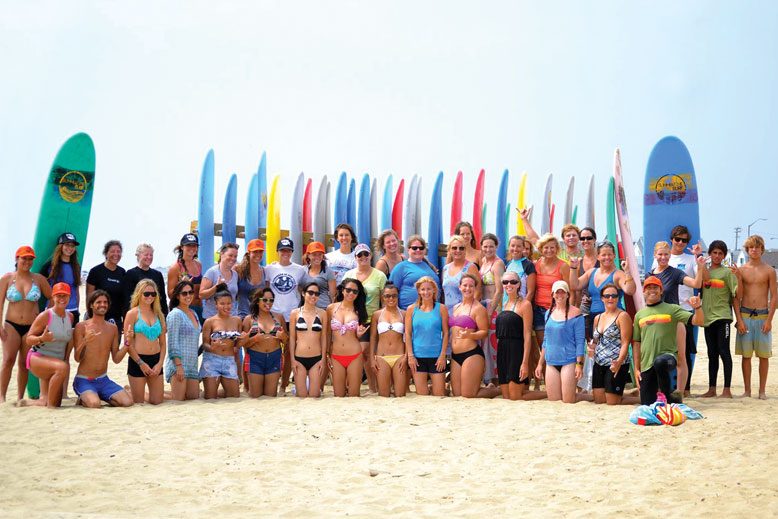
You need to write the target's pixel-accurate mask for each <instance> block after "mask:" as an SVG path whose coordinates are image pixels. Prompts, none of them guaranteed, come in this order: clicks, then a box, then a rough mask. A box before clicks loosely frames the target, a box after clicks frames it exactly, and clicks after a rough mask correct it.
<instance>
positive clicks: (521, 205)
mask: <svg viewBox="0 0 778 519" xmlns="http://www.w3.org/2000/svg"><path fill="white" fill-rule="evenodd" d="M526 207H527V172H526V171H525V172H524V173H522V175H521V182H520V183H519V200H518V203H517V204H516V208H517V209H518V210H519V211H521V210H522V209H525V208H526ZM516 234H518V235H519V236H526V234H527V230H526V229H525V228H524V222H523V221H521V215H519V214H518V213H517V215H516Z"/></svg>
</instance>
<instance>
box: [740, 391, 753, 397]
mask: <svg viewBox="0 0 778 519" xmlns="http://www.w3.org/2000/svg"><path fill="white" fill-rule="evenodd" d="M740 398H751V391H745V392H744V393H743V394H742V395H740Z"/></svg>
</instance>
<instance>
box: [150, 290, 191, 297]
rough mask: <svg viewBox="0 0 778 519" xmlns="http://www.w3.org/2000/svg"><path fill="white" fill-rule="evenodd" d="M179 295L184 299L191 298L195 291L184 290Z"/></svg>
mask: <svg viewBox="0 0 778 519" xmlns="http://www.w3.org/2000/svg"><path fill="white" fill-rule="evenodd" d="M144 295H145V294H144ZM179 295H180V296H183V297H186V296H191V295H194V290H182V291H181V292H179Z"/></svg>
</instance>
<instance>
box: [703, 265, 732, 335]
mask: <svg viewBox="0 0 778 519" xmlns="http://www.w3.org/2000/svg"><path fill="white" fill-rule="evenodd" d="M708 273H709V275H710V279H709V280H708V281H706V282H705V284H704V285H703V287H702V311H703V312H705V324H704V326H710V325H711V323H713V321H718V320H720V319H726V320H728V321H731V320H732V300H733V299H734V298H735V293H736V292H737V278H736V277H735V275H734V274H733V273H732V271H731V270H729V268H727V267H719V268H716V269H713V270H710V271H709V272H708Z"/></svg>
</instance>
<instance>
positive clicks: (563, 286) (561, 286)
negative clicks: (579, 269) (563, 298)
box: [551, 279, 570, 294]
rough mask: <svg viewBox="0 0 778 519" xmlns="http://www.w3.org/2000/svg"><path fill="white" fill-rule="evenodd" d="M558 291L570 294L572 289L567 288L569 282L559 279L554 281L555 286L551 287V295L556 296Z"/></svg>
mask: <svg viewBox="0 0 778 519" xmlns="http://www.w3.org/2000/svg"><path fill="white" fill-rule="evenodd" d="M557 290H564V291H565V292H567V293H568V294H569V293H570V287H569V286H567V281H562V280H561V279H558V280H556V281H554V284H553V285H551V293H552V294H556V291H557Z"/></svg>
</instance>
